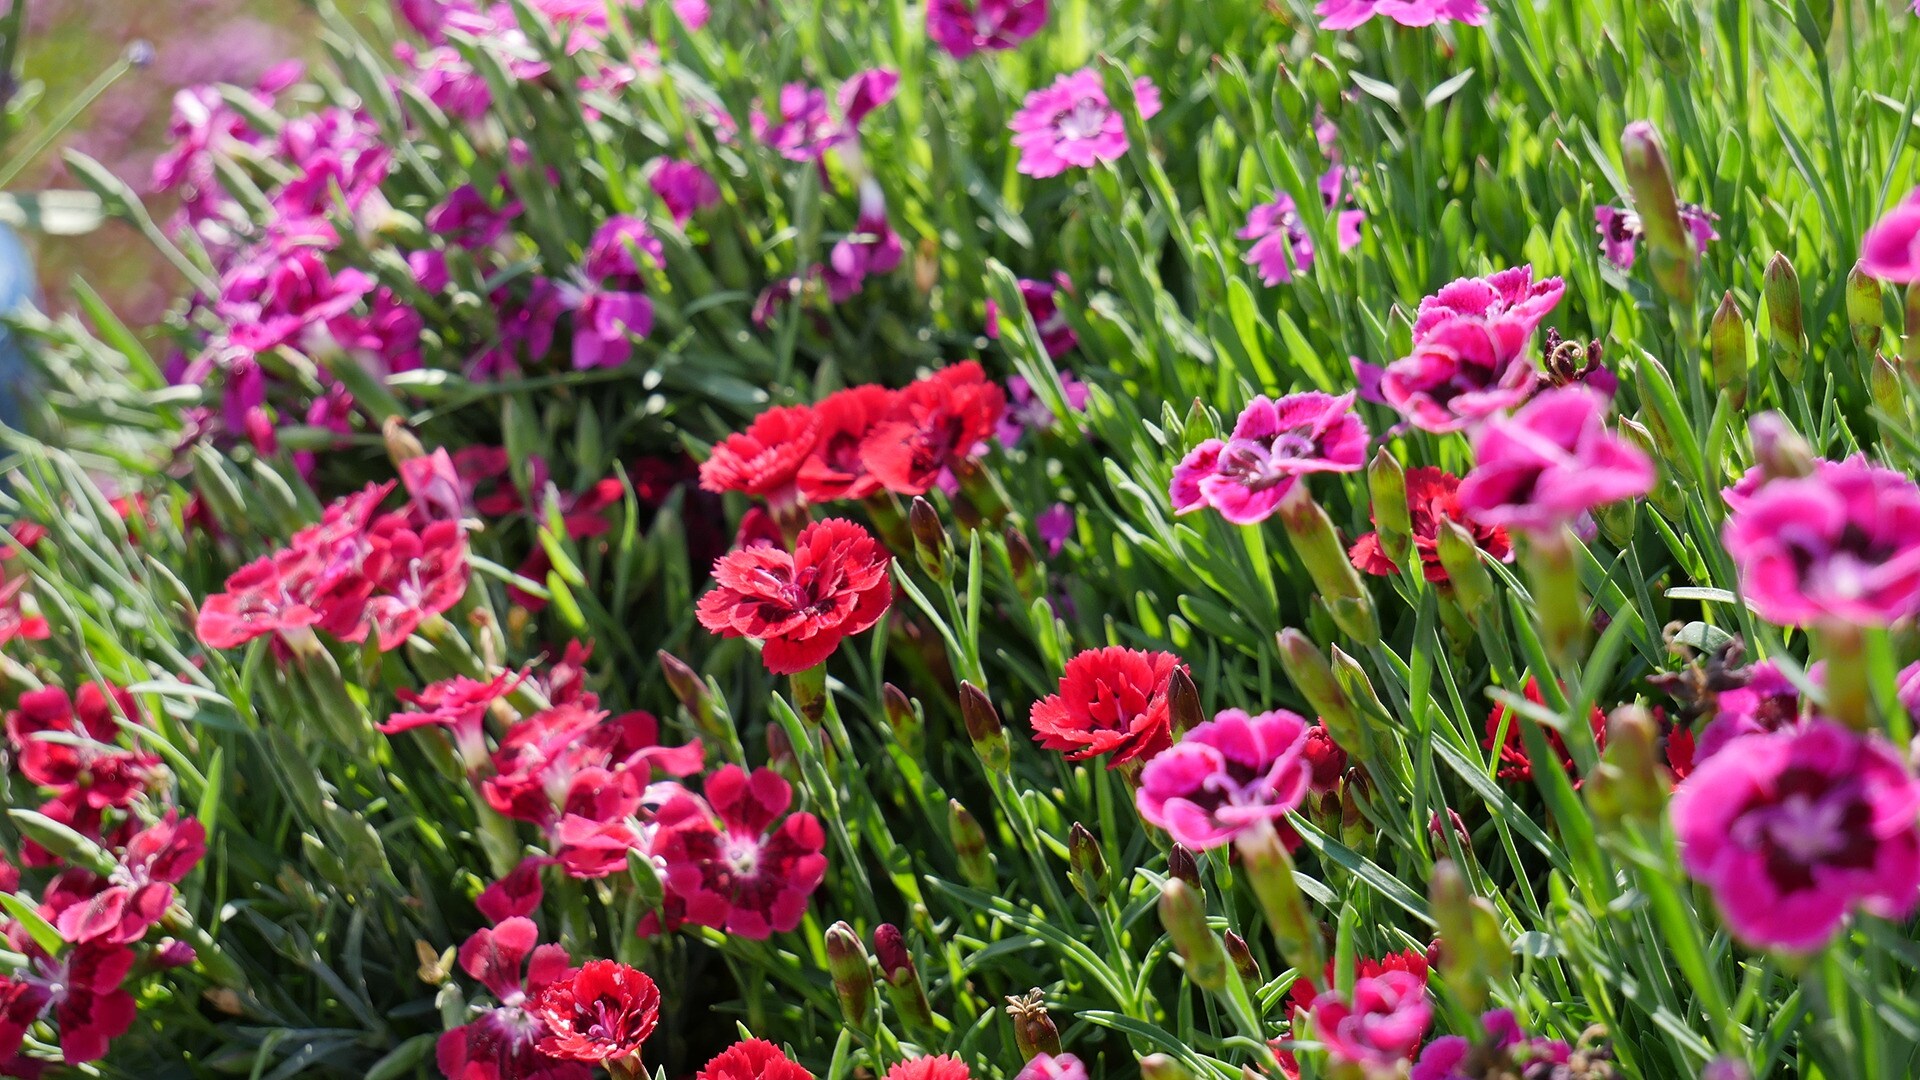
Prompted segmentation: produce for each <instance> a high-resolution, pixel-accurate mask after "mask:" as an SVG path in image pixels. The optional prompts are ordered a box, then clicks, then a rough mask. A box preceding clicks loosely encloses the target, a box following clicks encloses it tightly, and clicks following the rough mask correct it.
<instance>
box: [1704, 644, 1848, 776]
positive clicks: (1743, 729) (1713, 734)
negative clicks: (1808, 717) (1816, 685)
mask: <svg viewBox="0 0 1920 1080" xmlns="http://www.w3.org/2000/svg"><path fill="white" fill-rule="evenodd" d="M1816 666H1818V665H1816ZM1808 674H1809V675H1810V676H1811V675H1812V674H1813V673H1812V672H1809V673H1808ZM1799 722H1800V688H1799V687H1797V686H1795V685H1793V683H1792V682H1791V681H1790V680H1789V679H1788V678H1787V676H1786V674H1785V673H1784V672H1782V671H1781V670H1780V667H1779V665H1777V664H1775V663H1773V662H1772V661H1770V660H1762V661H1760V662H1759V663H1757V664H1755V665H1753V667H1752V668H1751V669H1750V670H1749V671H1748V672H1747V684H1746V685H1745V686H1740V687H1736V688H1734V689H1732V690H1722V691H1721V692H1720V693H1718V694H1716V695H1714V717H1713V719H1712V720H1711V721H1710V722H1708V724H1707V726H1706V727H1704V728H1702V729H1701V730H1700V741H1699V743H1698V744H1697V745H1696V746H1695V748H1694V752H1693V760H1694V761H1695V762H1696V763H1698V762H1702V761H1705V760H1707V759H1708V758H1710V757H1712V756H1713V755H1715V754H1717V753H1719V752H1720V751H1721V750H1724V749H1726V746H1727V744H1728V743H1730V742H1732V741H1734V740H1735V739H1739V738H1744V737H1745V736H1748V735H1767V734H1771V733H1773V732H1775V731H1780V730H1783V729H1785V728H1789V727H1793V726H1795V725H1797V724H1798V723H1799Z"/></svg>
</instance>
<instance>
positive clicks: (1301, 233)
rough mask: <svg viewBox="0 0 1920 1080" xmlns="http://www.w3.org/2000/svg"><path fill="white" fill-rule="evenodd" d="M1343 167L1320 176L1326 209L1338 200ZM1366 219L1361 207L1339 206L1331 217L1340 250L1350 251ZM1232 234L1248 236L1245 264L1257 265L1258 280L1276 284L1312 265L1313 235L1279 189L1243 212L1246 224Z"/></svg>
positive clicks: (1335, 204)
mask: <svg viewBox="0 0 1920 1080" xmlns="http://www.w3.org/2000/svg"><path fill="white" fill-rule="evenodd" d="M1344 181H1345V175H1344V170H1342V169H1341V168H1340V166H1338V165H1335V166H1334V167H1333V168H1331V169H1328V170H1327V171H1326V172H1325V173H1324V174H1323V175H1322V176H1321V177H1320V200H1321V205H1323V206H1324V207H1325V208H1326V209H1327V210H1328V211H1332V210H1333V209H1334V207H1336V206H1339V205H1340V203H1341V197H1340V196H1341V187H1342V185H1343V183H1344ZM1366 220H1367V212H1366V211H1364V210H1342V211H1340V213H1339V216H1338V217H1337V218H1336V219H1335V228H1336V231H1337V235H1338V242H1339V245H1340V250H1341V251H1352V250H1353V249H1354V248H1355V247H1357V246H1359V243H1360V226H1361V224H1362V223H1363V222H1365V221H1366ZM1234 235H1236V236H1238V237H1239V238H1240V239H1242V240H1252V241H1254V242H1255V243H1254V245H1253V246H1252V247H1251V248H1248V249H1247V254H1246V256H1245V258H1246V261H1247V263H1248V264H1249V265H1251V266H1254V267H1257V268H1259V271H1260V280H1261V281H1263V282H1265V283H1267V284H1268V285H1279V284H1283V283H1285V282H1288V281H1292V280H1293V275H1294V272H1295V271H1298V272H1300V273H1303V274H1304V273H1306V272H1307V271H1309V270H1311V269H1313V237H1311V236H1310V235H1308V233H1307V227H1306V225H1305V223H1303V222H1302V221H1301V220H1300V214H1299V212H1298V211H1297V210H1296V208H1295V206H1294V202H1293V196H1291V195H1288V194H1286V193H1285V192H1282V193H1280V194H1279V195H1278V196H1276V197H1275V198H1274V200H1273V201H1272V202H1270V203H1265V204H1263V205H1260V206H1256V207H1254V208H1253V209H1252V210H1251V211H1249V212H1248V214H1247V226H1246V228H1244V229H1241V230H1240V231H1239V232H1238V233H1235V234H1234Z"/></svg>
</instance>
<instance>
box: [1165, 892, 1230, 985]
mask: <svg viewBox="0 0 1920 1080" xmlns="http://www.w3.org/2000/svg"><path fill="white" fill-rule="evenodd" d="M1160 923H1161V925H1162V926H1165V927H1166V928H1167V933H1168V934H1169V935H1170V936H1171V937H1172V938H1173V947H1174V948H1175V949H1176V950H1178V951H1179V953H1180V958H1181V959H1182V960H1185V961H1186V966H1187V978H1188V979H1190V980H1192V982H1193V984H1194V985H1195V986H1198V987H1200V988H1201V989H1203V990H1219V989H1222V988H1223V987H1225V986H1226V985H1227V951H1226V949H1225V947H1223V946H1222V945H1221V944H1220V939H1219V937H1217V936H1215V934H1214V932H1213V931H1212V930H1211V929H1209V928H1208V927H1207V904H1206V901H1205V900H1204V899H1203V898H1202V897H1201V896H1200V893H1199V892H1198V891H1196V890H1194V889H1192V888H1190V887H1189V886H1188V885H1187V883H1186V882H1184V881H1181V880H1179V879H1178V878H1174V879H1171V880H1169V881H1168V882H1167V883H1166V884H1165V885H1162V886H1161V887H1160Z"/></svg>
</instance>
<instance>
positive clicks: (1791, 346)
mask: <svg viewBox="0 0 1920 1080" xmlns="http://www.w3.org/2000/svg"><path fill="white" fill-rule="evenodd" d="M1763 288H1764V289H1765V292H1766V297H1767V327H1768V329H1769V330H1770V331H1771V332H1772V337H1773V349H1774V361H1773V362H1774V364H1775V365H1776V366H1778V367H1779V368H1780V374H1782V375H1785V376H1786V377H1787V378H1788V379H1789V380H1790V381H1794V382H1797V381H1799V379H1800V371H1801V368H1802V366H1803V365H1804V364H1805V362H1806V358H1807V341H1806V330H1805V323H1804V322H1803V320H1802V316H1801V311H1800V277H1799V275H1797V274H1795V273H1794V272H1793V264H1792V263H1790V262H1788V261H1787V257H1786V255H1784V254H1782V253H1780V252H1777V251H1776V252H1774V253H1773V258H1771V259H1769V260H1767V274H1766V278H1765V280H1764V282H1763Z"/></svg>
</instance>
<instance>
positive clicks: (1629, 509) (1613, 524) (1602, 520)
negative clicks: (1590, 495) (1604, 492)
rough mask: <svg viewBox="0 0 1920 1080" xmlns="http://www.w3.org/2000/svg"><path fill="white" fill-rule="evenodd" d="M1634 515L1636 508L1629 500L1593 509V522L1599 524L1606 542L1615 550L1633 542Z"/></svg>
mask: <svg viewBox="0 0 1920 1080" xmlns="http://www.w3.org/2000/svg"><path fill="white" fill-rule="evenodd" d="M1636 514H1637V506H1636V504H1635V503H1634V502H1633V500H1631V499H1626V500H1623V501H1621V502H1616V503H1607V504H1606V505H1604V506H1596V507H1594V508H1593V520H1594V521H1596V522H1598V523H1599V525H1600V531H1601V533H1603V534H1604V535H1605V536H1606V538H1607V542H1608V543H1610V544H1612V545H1613V546H1614V547H1617V548H1624V547H1626V546H1627V545H1628V544H1630V543H1632V542H1633V529H1634V518H1635V516H1636Z"/></svg>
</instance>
